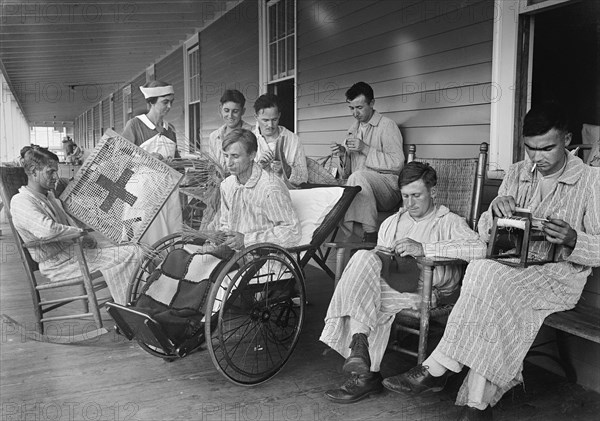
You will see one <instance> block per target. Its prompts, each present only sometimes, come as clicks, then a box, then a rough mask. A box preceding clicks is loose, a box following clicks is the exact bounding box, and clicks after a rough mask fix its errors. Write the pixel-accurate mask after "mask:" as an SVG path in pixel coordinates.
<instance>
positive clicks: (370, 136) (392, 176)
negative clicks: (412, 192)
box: [331, 82, 404, 242]
mask: <svg viewBox="0 0 600 421" xmlns="http://www.w3.org/2000/svg"><path fill="white" fill-rule="evenodd" d="M346 102H347V103H348V107H349V108H350V111H351V112H352V116H353V117H354V118H355V119H356V122H355V123H354V124H352V126H350V128H349V129H348V135H347V137H346V139H345V140H344V144H343V145H342V144H339V143H332V144H331V152H332V153H334V154H337V155H338V156H339V157H340V163H341V168H342V171H343V174H342V175H343V176H344V177H348V182H347V185H348V186H360V188H361V191H360V193H358V195H357V196H356V198H355V199H354V201H353V202H352V205H351V206H350V208H349V209H348V212H346V216H345V218H344V225H343V226H342V227H343V228H344V230H345V231H346V234H351V233H354V234H360V233H361V231H362V234H363V241H365V242H375V241H376V240H377V229H378V222H377V212H378V211H390V210H392V209H394V208H395V207H396V206H397V205H398V203H399V202H400V190H399V189H398V173H399V172H400V170H401V169H402V165H404V152H403V150H402V134H401V133H400V129H399V128H398V125H397V124H396V123H395V122H394V121H392V120H391V119H389V118H388V117H385V116H383V115H381V114H379V113H378V112H377V111H375V108H374V107H375V96H374V93H373V88H371V86H370V85H369V84H368V83H365V82H358V83H355V84H354V85H352V86H351V87H350V89H348V90H347V91H346Z"/></svg>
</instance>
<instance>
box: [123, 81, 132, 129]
mask: <svg viewBox="0 0 600 421" xmlns="http://www.w3.org/2000/svg"><path fill="white" fill-rule="evenodd" d="M132 117H133V101H132V99H131V85H127V86H125V87H124V88H123V127H125V123H127V122H128V121H129V120H130V119H131V118H132Z"/></svg>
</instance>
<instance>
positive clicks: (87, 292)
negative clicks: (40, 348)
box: [0, 166, 106, 342]
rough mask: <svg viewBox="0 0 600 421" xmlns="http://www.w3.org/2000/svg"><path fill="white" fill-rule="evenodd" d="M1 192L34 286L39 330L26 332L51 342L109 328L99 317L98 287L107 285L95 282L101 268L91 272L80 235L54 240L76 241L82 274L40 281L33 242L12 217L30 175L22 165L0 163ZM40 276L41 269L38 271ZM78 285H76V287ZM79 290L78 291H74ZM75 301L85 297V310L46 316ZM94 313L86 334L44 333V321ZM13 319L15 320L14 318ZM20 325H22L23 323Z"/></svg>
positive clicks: (76, 317) (16, 242)
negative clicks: (62, 290)
mask: <svg viewBox="0 0 600 421" xmlns="http://www.w3.org/2000/svg"><path fill="white" fill-rule="evenodd" d="M0 174H1V180H0V193H1V195H2V202H3V204H4V207H5V210H6V215H7V219H8V223H9V226H10V229H11V231H12V234H13V236H14V238H15V245H16V247H17V250H18V252H19V255H20V256H21V261H22V262H23V266H24V268H25V272H26V274H27V279H28V281H29V286H30V289H31V297H32V299H33V307H34V314H35V320H36V331H37V333H30V332H27V331H23V333H25V334H27V335H28V336H30V337H32V338H33V339H39V340H44V341H50V342H77V341H78V340H83V339H90V338H92V337H94V336H95V335H97V334H101V333H104V332H106V330H105V329H103V327H102V318H101V317H100V311H99V304H98V299H97V298H96V291H98V290H100V289H103V288H106V283H104V282H96V284H94V283H93V280H94V279H96V278H98V277H100V276H101V273H100V272H94V273H93V274H90V272H89V270H88V268H87V264H86V261H85V256H84V254H83V250H82V245H81V236H82V235H79V236H73V235H69V236H63V237H61V238H58V239H53V240H52V241H57V240H60V241H74V242H75V247H74V250H75V253H76V256H77V259H78V261H79V266H80V269H81V272H82V276H81V277H79V278H74V279H66V280H51V281H50V282H43V283H40V282H38V278H37V276H36V272H39V267H38V264H37V262H35V261H34V260H33V259H32V257H31V254H30V253H29V251H28V250H27V247H28V246H30V245H32V244H30V243H24V242H23V240H22V238H21V236H20V235H19V233H18V232H17V230H16V228H15V226H14V224H13V221H12V215H11V210H10V201H11V199H12V197H13V196H14V195H15V194H17V192H18V190H19V188H20V187H21V186H23V185H26V184H27V175H26V174H25V171H24V169H23V168H21V167H4V166H3V167H0ZM36 244H43V242H36ZM37 275H38V276H41V275H39V273H38V274H37ZM64 287H71V288H69V289H67V290H66V291H67V292H66V295H67V296H63V297H60V298H55V296H54V295H55V294H54V295H53V297H51V299H42V297H41V295H40V294H41V293H42V292H44V291H47V290H51V289H56V288H64ZM73 287H75V288H73ZM75 291H77V293H76V295H72V294H73V293H75ZM74 301H83V312H77V313H74V314H66V315H65V314H64V312H62V313H61V314H60V315H56V316H46V315H45V314H46V313H47V312H50V311H52V310H55V309H58V308H60V307H63V306H65V305H66V304H69V303H72V302H74ZM87 317H92V318H93V320H94V324H95V326H96V329H97V330H96V331H94V332H87V333H86V334H84V335H71V336H65V337H57V336H48V335H44V333H45V327H46V326H45V324H46V323H47V322H51V321H59V320H65V319H79V318H87ZM13 323H16V322H14V321H13ZM19 328H21V329H22V327H21V326H19Z"/></svg>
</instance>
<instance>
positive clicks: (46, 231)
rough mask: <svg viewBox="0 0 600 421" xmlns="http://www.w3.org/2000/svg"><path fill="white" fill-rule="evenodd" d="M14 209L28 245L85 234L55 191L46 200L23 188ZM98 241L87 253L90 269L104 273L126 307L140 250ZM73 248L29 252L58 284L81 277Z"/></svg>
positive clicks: (53, 246)
mask: <svg viewBox="0 0 600 421" xmlns="http://www.w3.org/2000/svg"><path fill="white" fill-rule="evenodd" d="M10 206H11V213H12V215H13V222H14V224H15V228H16V229H17V231H18V232H19V235H20V236H21V238H22V239H23V241H25V242H29V241H36V240H46V239H52V238H54V237H57V236H59V235H67V234H76V233H79V232H81V229H79V228H77V227H75V226H74V222H73V221H72V220H70V218H69V217H68V216H67V214H66V212H65V211H64V210H63V207H62V204H61V203H60V201H59V200H58V199H56V198H55V197H54V195H53V193H52V192H49V193H48V196H47V197H43V196H42V195H41V194H39V193H36V192H33V191H31V190H30V189H29V188H27V187H21V189H20V190H19V193H18V194H16V195H15V196H13V198H12V200H11V202H10ZM95 239H96V240H97V242H98V246H97V247H96V248H93V249H87V248H86V249H84V250H83V252H84V255H85V258H86V261H87V265H88V268H89V270H90V272H95V271H97V270H99V271H100V272H102V275H103V276H104V280H105V281H106V283H107V285H108V289H109V290H110V294H111V296H112V297H113V299H114V300H115V302H117V303H119V304H125V303H126V292H127V286H128V284H129V281H130V280H131V278H132V276H133V274H134V272H135V271H136V269H137V266H138V264H139V260H138V258H139V256H140V250H139V249H138V248H137V247H136V246H133V245H126V246H113V245H111V244H110V243H109V242H108V240H106V239H104V238H101V237H98V238H95ZM73 247H74V245H73V243H72V242H59V241H57V242H52V243H48V244H44V245H40V246H35V247H30V248H29V251H30V252H31V256H32V258H33V260H35V261H36V262H38V263H39V267H40V272H41V273H42V275H44V276H46V277H48V278H49V279H50V280H51V281H52V280H56V281H58V280H64V279H70V278H75V277H80V276H81V271H80V269H79V263H78V262H77V259H76V258H75V253H74V249H73Z"/></svg>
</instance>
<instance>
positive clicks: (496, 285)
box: [432, 155, 600, 405]
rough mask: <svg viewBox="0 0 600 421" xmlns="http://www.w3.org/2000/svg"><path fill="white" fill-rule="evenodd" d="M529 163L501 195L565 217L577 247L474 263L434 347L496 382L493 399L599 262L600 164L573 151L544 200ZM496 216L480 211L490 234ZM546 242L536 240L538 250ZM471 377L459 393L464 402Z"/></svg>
mask: <svg viewBox="0 0 600 421" xmlns="http://www.w3.org/2000/svg"><path fill="white" fill-rule="evenodd" d="M530 169H531V163H530V162H525V161H523V162H520V163H517V164H515V165H513V166H512V167H511V168H510V170H509V172H508V174H507V176H506V177H505V179H504V181H503V183H502V185H501V186H500V189H499V192H498V196H513V197H514V198H515V199H516V202H517V206H519V207H526V208H530V209H531V210H532V212H533V215H534V216H537V217H551V218H558V219H562V220H564V221H566V222H568V223H569V225H570V226H571V227H572V228H573V229H575V230H576V231H577V243H576V246H575V248H574V249H573V250H569V249H567V248H566V247H561V248H559V250H560V259H559V262H557V263H548V264H545V265H539V266H529V267H527V268H513V267H509V266H506V265H503V264H501V263H498V262H494V261H491V260H481V261H476V262H473V263H471V264H469V266H468V268H467V271H466V273H465V278H464V280H463V288H462V291H461V295H460V298H459V300H458V302H457V303H456V305H455V307H454V309H453V311H452V313H451V314H450V317H449V320H448V325H447V327H446V330H445V332H444V336H443V338H442V340H441V342H440V344H439V345H438V347H437V348H436V349H435V351H434V352H433V354H432V357H433V358H434V359H435V360H436V361H438V362H440V363H441V364H442V365H444V366H446V367H448V368H451V369H452V365H453V364H454V365H455V368H456V366H460V365H463V364H464V365H466V366H468V367H470V368H471V369H472V370H474V371H475V372H477V373H479V374H481V375H482V376H483V377H485V378H486V379H487V380H488V381H490V382H491V383H492V384H493V385H494V386H495V387H496V388H497V390H496V392H495V393H494V394H493V396H491V397H488V402H485V403H490V404H491V405H494V404H495V403H496V402H498V400H499V399H500V398H501V397H502V394H503V393H504V392H506V391H507V390H509V389H510V388H511V387H512V386H514V385H516V384H518V383H520V382H521V381H522V374H521V370H522V365H523V359H524V357H525V355H526V353H527V351H528V350H529V348H530V347H531V344H532V343H533V341H534V339H535V337H536V335H537V332H538V331H539V329H540V327H541V325H542V323H543V321H544V319H545V318H546V316H548V315H549V314H552V313H555V312H558V311H563V310H568V309H571V308H573V307H574V306H575V305H576V304H577V301H578V300H579V297H580V296H581V292H582V290H583V287H584V285H585V282H586V279H587V277H588V275H589V274H590V272H591V269H590V267H592V266H600V171H599V170H598V169H595V168H591V167H587V166H585V165H584V164H583V162H582V161H581V160H580V159H579V158H576V157H572V156H570V155H569V157H568V162H567V166H566V168H565V171H564V173H563V174H562V175H561V176H560V177H559V179H558V184H557V186H556V188H555V189H554V190H553V192H552V193H550V194H549V195H548V196H547V197H546V198H544V199H543V200H541V201H540V200H539V199H537V198H536V195H535V194H533V192H534V191H535V190H536V189H535V187H536V185H535V184H536V180H535V178H534V177H533V176H532V173H531V171H530ZM491 222H492V216H491V211H489V210H488V212H486V213H485V214H484V215H482V218H481V221H480V224H479V231H480V232H482V233H488V230H489V227H490V226H491ZM544 247H545V244H544V242H539V243H532V244H531V247H530V250H532V251H533V252H536V251H540V250H543V249H544ZM467 397H468V385H467V381H465V383H463V386H462V388H461V390H460V391H459V394H458V397H457V402H456V403H457V405H465V404H466V403H467Z"/></svg>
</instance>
